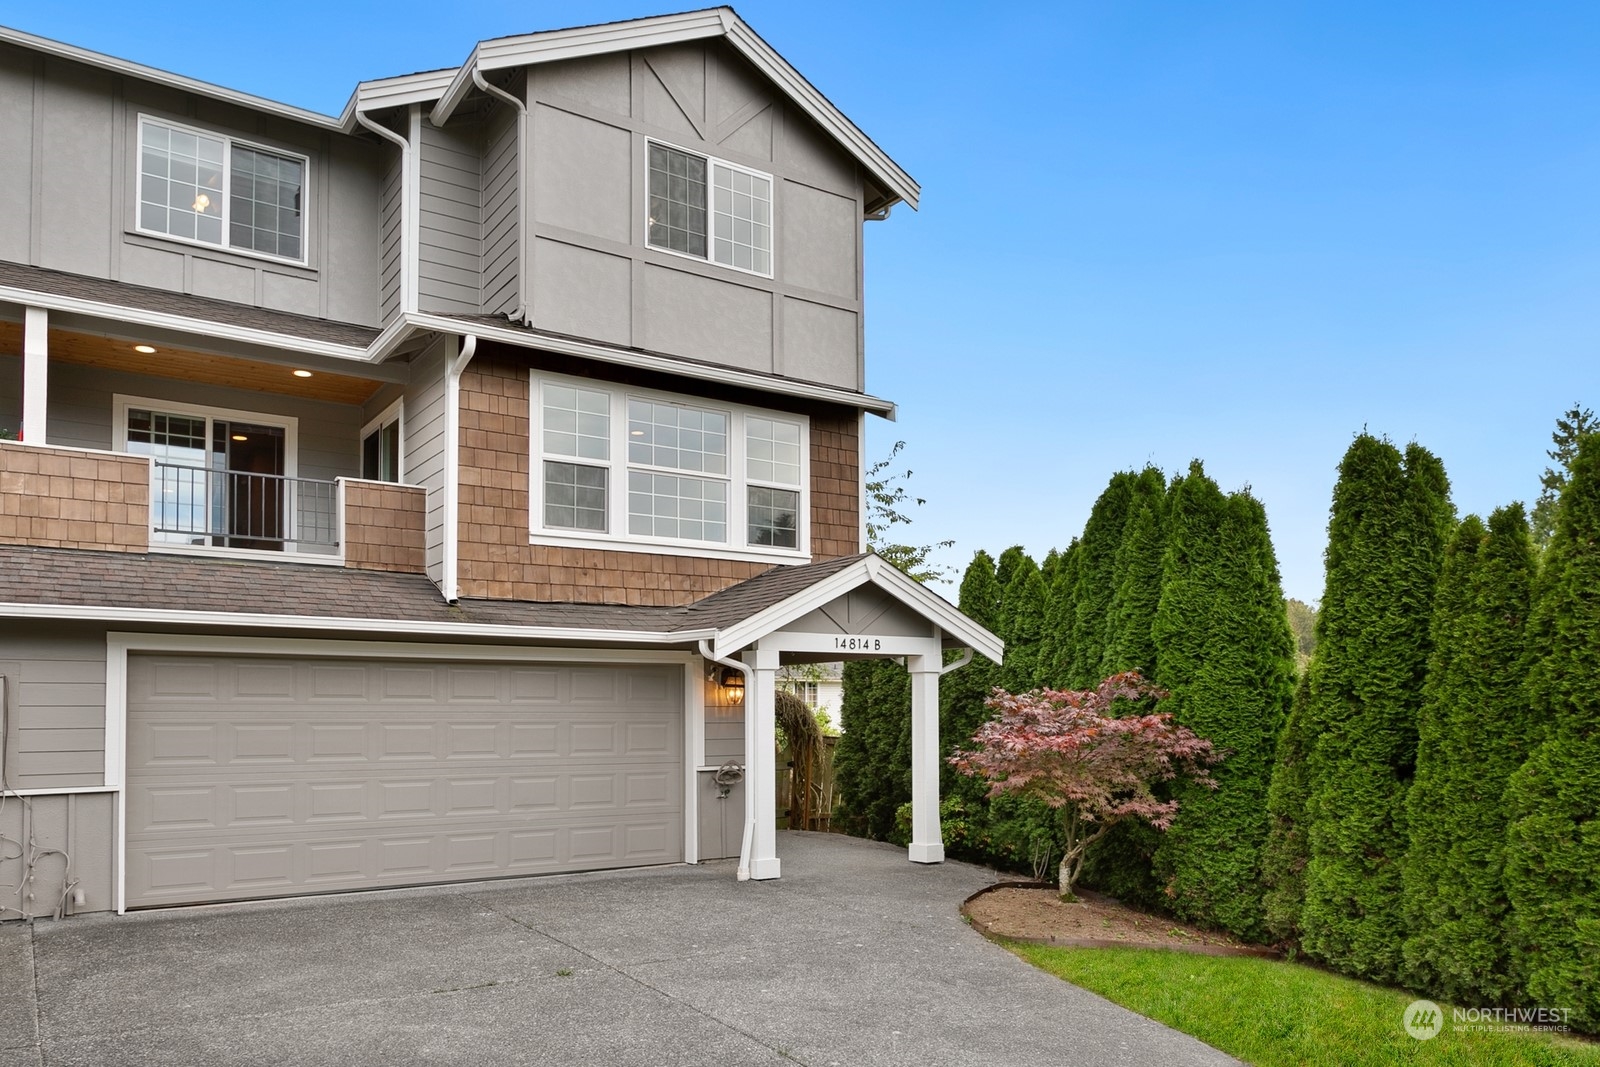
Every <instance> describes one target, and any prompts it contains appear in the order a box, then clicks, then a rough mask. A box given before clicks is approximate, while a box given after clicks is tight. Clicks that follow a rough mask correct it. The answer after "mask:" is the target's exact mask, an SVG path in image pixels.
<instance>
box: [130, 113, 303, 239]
mask: <svg viewBox="0 0 1600 1067" xmlns="http://www.w3.org/2000/svg"><path fill="white" fill-rule="evenodd" d="M309 171H310V160H308V159H307V158H306V157H305V156H302V155H297V154H295V153H292V152H284V151H281V150H279V149H275V148H267V147H264V146H262V145H257V144H251V143H249V142H247V141H241V140H238V139H236V138H233V137H228V136H226V135H224V134H219V133H213V132H210V131H207V130H200V129H195V128H193V127H190V126H182V125H178V124H177V123H172V122H166V121H164V120H161V119H154V118H151V117H149V116H148V115H141V116H139V178H138V183H137V185H138V194H137V198H138V215H137V229H138V231H139V232H140V233H146V234H151V235H154V236H158V237H166V238H172V239H175V240H179V241H192V242H194V243H196V244H202V245H209V246H211V247H214V248H223V249H227V250H229V251H233V252H243V253H246V254H249V255H260V256H270V257H271V258H273V259H284V260H289V261H290V262H293V263H304V262H305V261H306V221H305V219H306V213H305V206H306V205H305V200H306V190H307V188H308V182H307V176H308V173H309Z"/></svg>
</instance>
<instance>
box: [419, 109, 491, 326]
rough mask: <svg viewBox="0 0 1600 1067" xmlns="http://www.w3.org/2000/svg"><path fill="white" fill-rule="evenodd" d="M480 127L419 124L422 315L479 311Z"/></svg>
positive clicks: (420, 304)
mask: <svg viewBox="0 0 1600 1067" xmlns="http://www.w3.org/2000/svg"><path fill="white" fill-rule="evenodd" d="M482 133H483V130H482V127H481V126H479V125H478V124H477V123H467V124H461V123H455V124H452V125H451V126H449V127H448V128H446V129H440V128H439V127H437V126H435V125H433V124H432V123H431V122H424V123H423V124H422V137H421V141H422V143H421V147H420V150H419V151H420V159H419V164H418V166H419V172H420V179H421V183H420V185H419V187H418V188H419V191H420V192H419V195H420V202H421V220H420V226H419V234H420V240H419V244H418V257H419V263H418V267H417V275H418V280H417V302H418V305H419V309H420V310H422V311H445V312H458V313H461V314H466V315H476V314H477V313H478V312H479V310H480V309H481V308H482V296H481V293H480V286H481V285H482V282H483V276H482V270H483V246H482V225H483V220H482V217H481V212H480V210H479V195H480V181H481V173H480V172H481V169H482V167H481V162H482V154H483V137H482Z"/></svg>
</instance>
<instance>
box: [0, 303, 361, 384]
mask: <svg viewBox="0 0 1600 1067" xmlns="http://www.w3.org/2000/svg"><path fill="white" fill-rule="evenodd" d="M138 343H139V342H138V341H137V340H131V339H128V338H122V337H104V336H101V335H99V334H90V333H76V332H73V331H71V330H51V331H50V350H49V352H50V356H49V358H50V359H51V360H53V361H55V360H59V361H60V362H62V363H76V364H79V365H81V366H86V367H102V368H105V369H107V370H120V371H126V372H128V373H129V374H148V375H151V376H153V377H156V378H182V379H184V380H185V381H191V382H205V383H208V384H210V385H226V386H231V387H233V388H235V389H245V390H249V391H251V392H262V393H281V394H283V395H284V396H298V397H302V398H305V399H308V400H328V401H332V402H333V403H335V404H361V403H365V402H366V401H367V400H368V399H370V398H371V397H372V394H374V393H376V392H377V391H378V389H379V388H380V387H381V386H382V385H383V383H382V382H375V381H371V380H369V379H366V378H354V377H351V376H349V375H345V374H333V373H330V372H328V371H324V370H318V371H315V372H314V373H313V374H312V376H311V377H310V378H296V377H295V376H294V374H293V373H292V372H293V370H294V368H293V367H292V366H289V365H286V364H282V363H266V362H263V361H260V360H253V359H241V358H238V357H236V356H218V355H212V354H210V353H206V352H194V351H189V350H185V349H178V348H172V347H170V346H168V345H165V344H160V345H156V348H157V351H156V352H155V353H153V354H146V353H142V352H135V351H134V350H133V346H134V345H135V344H138ZM21 351H22V324H21V323H17V322H0V354H16V353H20V352H21Z"/></svg>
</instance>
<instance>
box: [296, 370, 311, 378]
mask: <svg viewBox="0 0 1600 1067" xmlns="http://www.w3.org/2000/svg"><path fill="white" fill-rule="evenodd" d="M294 376H295V377H296V378H309V377H311V372H310V371H308V370H297V371H295V372H294Z"/></svg>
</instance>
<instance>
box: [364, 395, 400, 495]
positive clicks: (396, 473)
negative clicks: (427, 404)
mask: <svg viewBox="0 0 1600 1067" xmlns="http://www.w3.org/2000/svg"><path fill="white" fill-rule="evenodd" d="M403 404H404V401H403V400H396V401H395V402H394V403H393V404H390V405H389V406H388V407H387V408H384V409H383V411H382V413H380V414H379V415H378V417H377V418H375V419H373V420H372V421H371V422H369V423H367V424H366V425H365V426H363V427H361V477H363V478H365V479H367V480H368V481H373V482H399V481H403V480H404V479H405V469H404V465H403V463H402V461H401V458H400V442H401V441H402V440H404V409H403V406H402V405H403Z"/></svg>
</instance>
